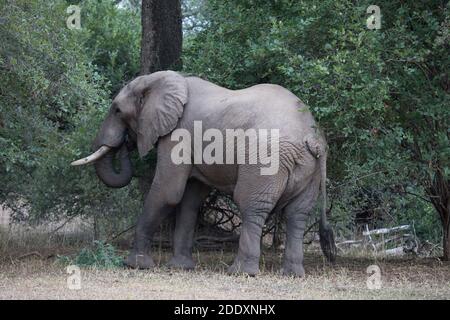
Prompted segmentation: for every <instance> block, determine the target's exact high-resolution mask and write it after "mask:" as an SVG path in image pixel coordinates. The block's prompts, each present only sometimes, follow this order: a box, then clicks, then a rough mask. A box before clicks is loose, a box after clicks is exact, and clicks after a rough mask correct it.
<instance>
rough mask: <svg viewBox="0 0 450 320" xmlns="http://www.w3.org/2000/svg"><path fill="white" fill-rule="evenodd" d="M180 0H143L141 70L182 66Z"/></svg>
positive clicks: (144, 71) (151, 70) (149, 70)
mask: <svg viewBox="0 0 450 320" xmlns="http://www.w3.org/2000/svg"><path fill="white" fill-rule="evenodd" d="M181 22H182V17H181V3H180V0H142V13H141V23H142V40H141V74H148V73H152V72H155V71H159V70H167V69H171V70H179V69H181V49H182V39H183V34H182V24H181Z"/></svg>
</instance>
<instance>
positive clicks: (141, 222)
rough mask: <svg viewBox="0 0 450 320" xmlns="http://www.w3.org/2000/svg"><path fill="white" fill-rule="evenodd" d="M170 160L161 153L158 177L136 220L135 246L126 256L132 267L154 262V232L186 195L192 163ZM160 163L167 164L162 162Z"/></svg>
mask: <svg viewBox="0 0 450 320" xmlns="http://www.w3.org/2000/svg"><path fill="white" fill-rule="evenodd" d="M169 161H170V159H160V155H159V154H158V166H157V168H156V173H155V178H154V180H153V183H152V186H151V188H150V191H149V193H148V194H147V197H146V199H145V203H144V209H143V212H142V214H141V216H140V217H139V219H138V222H137V224H136V232H135V238H134V248H133V250H131V252H130V254H129V255H128V257H127V259H126V260H125V264H126V265H127V266H129V267H132V268H139V269H148V268H151V267H153V266H154V262H153V260H152V258H151V255H150V249H151V241H152V238H153V235H154V233H155V231H156V230H157V229H158V227H159V226H160V225H161V222H162V220H163V219H164V218H166V217H167V215H169V214H170V213H172V212H173V211H174V210H175V207H176V206H177V205H178V203H179V202H180V201H181V199H182V197H183V193H184V189H185V186H186V182H187V179H188V176H189V173H190V167H189V166H187V165H180V166H175V165H173V164H172V163H170V162H169ZM161 163H163V164H164V165H160V164H161Z"/></svg>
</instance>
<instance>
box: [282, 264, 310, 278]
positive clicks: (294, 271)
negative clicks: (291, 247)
mask: <svg viewBox="0 0 450 320" xmlns="http://www.w3.org/2000/svg"><path fill="white" fill-rule="evenodd" d="M282 272H283V275H284V276H289V277H299V278H303V277H304V276H305V269H304V268H303V265H302V264H301V263H293V262H284V263H283V268H282Z"/></svg>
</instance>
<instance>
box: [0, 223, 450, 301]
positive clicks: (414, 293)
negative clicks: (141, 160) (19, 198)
mask: <svg viewBox="0 0 450 320" xmlns="http://www.w3.org/2000/svg"><path fill="white" fill-rule="evenodd" d="M12 231H13V232H11V229H9V230H8V229H5V228H4V227H2V226H0V299H226V300H228V299H448V298H449V297H450V263H448V262H446V263H444V262H441V261H439V260H438V259H432V258H429V259H423V258H414V257H410V258H397V259H393V258H391V259H380V258H376V257H364V256H362V255H360V254H358V255H356V254H353V255H347V256H340V257H338V259H337V262H336V264H335V265H334V266H330V265H328V264H327V263H326V262H325V261H324V259H323V257H322V255H321V254H320V253H318V252H317V251H316V250H315V247H312V246H310V247H308V251H307V253H306V254H305V263H304V265H305V269H306V277H305V278H303V279H298V278H288V277H283V276H281V275H280V274H279V269H280V266H281V258H282V253H281V252H274V251H271V250H265V251H264V254H263V256H262V259H261V274H260V275H259V276H257V277H254V278H251V277H246V276H229V275H227V274H226V273H225V270H226V268H227V266H228V265H229V264H231V262H232V261H233V257H234V253H231V252H224V251H214V252H213V251H210V252H196V253H195V255H194V259H195V260H196V261H197V268H196V270H195V271H192V272H183V271H174V270H169V269H167V268H165V267H164V265H165V263H166V262H167V260H168V259H169V258H170V252H169V251H164V250H155V252H154V254H153V257H154V259H155V262H157V264H158V265H159V267H158V268H156V269H155V270H152V271H137V270H129V269H121V268H119V269H113V270H99V269H89V268H87V269H82V271H81V276H82V278H81V279H82V281H81V284H82V288H81V290H69V289H68V287H67V278H68V276H69V275H68V274H67V273H66V267H65V266H64V265H62V264H61V263H60V262H58V259H57V258H56V256H57V255H67V254H74V253H76V252H78V251H79V250H80V248H81V247H83V246H86V240H87V241H88V242H89V241H90V240H89V239H88V238H89V237H86V235H83V234H82V235H81V237H80V234H76V233H75V234H67V233H65V234H53V235H52V236H51V237H49V234H48V233H45V232H37V231H36V230H33V229H22V230H12ZM83 239H84V241H83ZM27 253H28V255H27ZM29 253H32V254H29ZM373 264H377V265H378V266H379V267H380V268H381V271H382V278H381V280H382V286H381V289H379V290H369V289H368V288H367V285H366V281H367V278H368V275H367V273H366V269H367V267H368V266H369V265H373Z"/></svg>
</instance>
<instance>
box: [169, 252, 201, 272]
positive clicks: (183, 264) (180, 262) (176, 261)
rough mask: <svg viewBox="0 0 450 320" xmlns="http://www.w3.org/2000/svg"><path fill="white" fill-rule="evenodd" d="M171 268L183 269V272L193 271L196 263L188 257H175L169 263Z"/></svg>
mask: <svg viewBox="0 0 450 320" xmlns="http://www.w3.org/2000/svg"><path fill="white" fill-rule="evenodd" d="M167 266H168V267H169V268H174V269H181V270H193V269H194V268H195V262H194V260H192V257H186V256H180V255H179V256H173V257H172V258H171V259H170V261H169V262H168V263H167Z"/></svg>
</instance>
